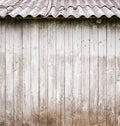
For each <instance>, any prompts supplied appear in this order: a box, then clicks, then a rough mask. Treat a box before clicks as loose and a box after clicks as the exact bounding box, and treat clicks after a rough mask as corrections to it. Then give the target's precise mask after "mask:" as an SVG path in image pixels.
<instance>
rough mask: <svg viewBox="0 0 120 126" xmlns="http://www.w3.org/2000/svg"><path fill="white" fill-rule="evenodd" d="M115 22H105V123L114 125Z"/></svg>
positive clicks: (110, 125)
mask: <svg viewBox="0 0 120 126" xmlns="http://www.w3.org/2000/svg"><path fill="white" fill-rule="evenodd" d="M115 37H116V35H115V23H110V22H108V23H107V125H109V126H115V110H114V108H115V41H116V40H115Z"/></svg>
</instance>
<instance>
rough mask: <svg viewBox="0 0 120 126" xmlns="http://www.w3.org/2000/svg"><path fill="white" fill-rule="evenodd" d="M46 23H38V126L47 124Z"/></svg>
mask: <svg viewBox="0 0 120 126" xmlns="http://www.w3.org/2000/svg"><path fill="white" fill-rule="evenodd" d="M47 27H48V26H47V21H45V22H40V26H39V28H40V34H39V35H40V40H39V42H40V47H39V48H40V49H39V50H40V125H46V126H47V123H48V120H47V118H48V114H47V112H48V69H47V61H48V50H47V49H48V48H47V34H48V32H47Z"/></svg>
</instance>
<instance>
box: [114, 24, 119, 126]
mask: <svg viewBox="0 0 120 126" xmlns="http://www.w3.org/2000/svg"><path fill="white" fill-rule="evenodd" d="M115 103H116V106H115V108H116V126H120V23H119V22H117V23H116V102H115Z"/></svg>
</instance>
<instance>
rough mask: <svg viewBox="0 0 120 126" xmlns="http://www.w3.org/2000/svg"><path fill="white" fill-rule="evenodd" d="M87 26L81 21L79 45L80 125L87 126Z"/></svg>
mask: <svg viewBox="0 0 120 126" xmlns="http://www.w3.org/2000/svg"><path fill="white" fill-rule="evenodd" d="M89 43H90V42H89V24H88V22H87V21H82V44H81V84H82V103H81V107H82V110H81V113H82V115H81V125H84V126H88V125H89V79H90V78H89V53H90V50H89Z"/></svg>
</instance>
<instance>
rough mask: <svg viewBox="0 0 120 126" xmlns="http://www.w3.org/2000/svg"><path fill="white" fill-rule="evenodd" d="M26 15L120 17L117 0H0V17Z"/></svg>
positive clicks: (119, 5)
mask: <svg viewBox="0 0 120 126" xmlns="http://www.w3.org/2000/svg"><path fill="white" fill-rule="evenodd" d="M7 15H9V16H11V17H13V18H14V17H16V16H21V17H23V18H25V17H27V16H32V17H37V16H42V17H48V16H53V17H54V18H57V17H58V16H63V17H65V18H67V17H69V16H74V17H75V18H79V17H81V16H84V17H86V18H89V17H91V16H95V17H97V18H99V17H101V16H106V17H108V18H110V17H112V16H117V17H119V18H120V1H119V0H1V1H0V17H6V16H7Z"/></svg>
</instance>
